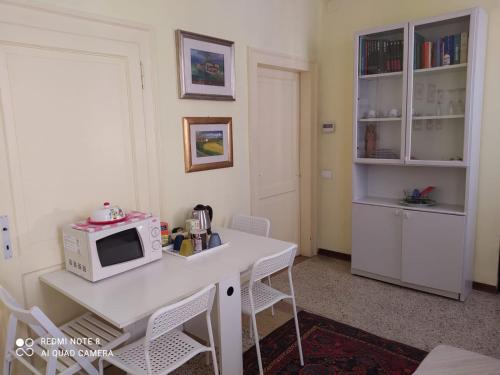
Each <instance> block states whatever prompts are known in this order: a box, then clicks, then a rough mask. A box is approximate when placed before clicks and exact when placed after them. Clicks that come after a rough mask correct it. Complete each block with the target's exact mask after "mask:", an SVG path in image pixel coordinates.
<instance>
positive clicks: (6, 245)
mask: <svg viewBox="0 0 500 375" xmlns="http://www.w3.org/2000/svg"><path fill="white" fill-rule="evenodd" d="M0 236H2V250H3V257H4V259H10V258H12V244H11V243H10V233H9V217H8V216H0Z"/></svg>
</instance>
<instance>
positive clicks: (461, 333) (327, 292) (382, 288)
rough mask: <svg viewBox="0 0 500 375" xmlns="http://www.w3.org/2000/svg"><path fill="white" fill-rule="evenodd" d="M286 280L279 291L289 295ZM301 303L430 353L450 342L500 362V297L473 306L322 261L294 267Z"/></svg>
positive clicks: (475, 299)
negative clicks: (378, 279)
mask: <svg viewBox="0 0 500 375" xmlns="http://www.w3.org/2000/svg"><path fill="white" fill-rule="evenodd" d="M284 276H285V275H278V276H276V277H275V278H273V286H275V287H277V288H281V287H282V288H284V290H286V287H285V285H286V278H285V277H284ZM293 277H294V284H295V292H296V295H297V304H298V305H299V306H301V307H302V308H304V309H305V310H308V311H310V312H313V313H317V314H320V315H323V316H326V317H328V318H331V319H334V320H337V321H339V322H343V323H347V324H349V325H352V326H354V327H357V328H361V329H363V330H366V331H368V332H370V333H373V334H376V335H379V336H382V337H385V338H388V339H392V340H396V341H399V342H402V343H405V344H408V345H412V346H415V347H417V348H421V349H424V350H431V349H432V348H434V347H435V346H436V345H438V344H441V343H446V344H449V345H452V346H457V347H461V348H464V349H467V350H472V351H476V352H479V353H482V354H486V355H489V356H493V357H497V358H500V294H496V295H495V294H490V293H486V292H479V291H473V292H472V294H471V295H470V296H469V298H468V299H467V301H465V302H458V301H454V300H451V299H448V298H444V297H439V296H435V295H431V294H427V293H422V292H418V291H414V290H410V289H406V288H401V287H397V286H394V285H390V284H386V283H383V282H379V281H374V280H371V279H367V278H363V277H358V276H353V275H351V273H350V263H349V262H346V261H342V260H338V259H333V258H329V257H324V256H316V257H313V258H310V259H309V260H307V261H305V262H303V263H301V264H299V265H297V266H295V267H294V272H293Z"/></svg>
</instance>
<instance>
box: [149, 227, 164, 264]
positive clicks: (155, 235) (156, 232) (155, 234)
mask: <svg viewBox="0 0 500 375" xmlns="http://www.w3.org/2000/svg"><path fill="white" fill-rule="evenodd" d="M149 229H150V233H151V247H152V248H153V250H154V252H156V251H159V252H160V256H161V231H160V220H158V218H156V217H155V218H153V219H151V226H150V228H149Z"/></svg>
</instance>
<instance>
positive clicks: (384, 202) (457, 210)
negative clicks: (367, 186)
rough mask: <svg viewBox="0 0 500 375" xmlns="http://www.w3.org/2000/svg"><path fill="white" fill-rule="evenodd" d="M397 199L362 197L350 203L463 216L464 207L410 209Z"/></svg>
mask: <svg viewBox="0 0 500 375" xmlns="http://www.w3.org/2000/svg"><path fill="white" fill-rule="evenodd" d="M399 202H400V200H399V199H392V198H379V197H363V198H359V199H354V200H353V201H352V203H358V204H367V205H371V206H382V207H393V208H400V209H404V210H409V211H423V212H435V213H441V214H449V215H462V216H463V215H465V210H464V206H460V205H454V204H444V203H438V204H436V205H435V206H429V207H411V206H405V205H402V204H400V203H399Z"/></svg>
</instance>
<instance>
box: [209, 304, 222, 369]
mask: <svg viewBox="0 0 500 375" xmlns="http://www.w3.org/2000/svg"><path fill="white" fill-rule="evenodd" d="M207 328H208V341H209V342H210V351H211V352H212V364H213V366H214V374H215V375H219V365H218V363H217V353H216V352H215V342H214V334H213V331H212V320H211V319H210V314H209V313H207Z"/></svg>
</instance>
